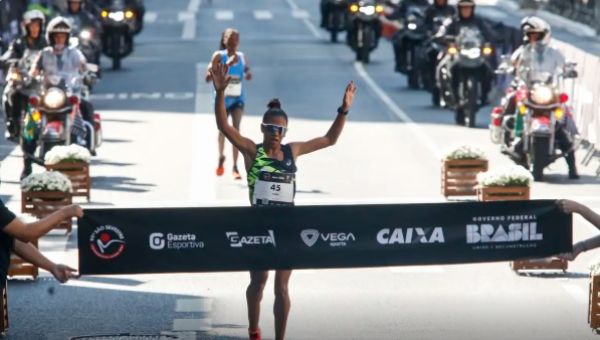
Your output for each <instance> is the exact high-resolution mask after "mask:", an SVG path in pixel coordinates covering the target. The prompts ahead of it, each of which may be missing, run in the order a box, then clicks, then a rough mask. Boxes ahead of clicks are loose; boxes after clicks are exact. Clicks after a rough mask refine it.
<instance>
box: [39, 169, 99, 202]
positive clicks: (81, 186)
mask: <svg viewBox="0 0 600 340" xmlns="http://www.w3.org/2000/svg"><path fill="white" fill-rule="evenodd" d="M46 169H48V170H53V171H58V172H60V173H62V174H64V175H65V176H67V177H68V178H69V180H71V185H72V186H73V193H72V195H73V196H81V197H85V198H87V200H88V202H89V200H90V189H91V186H92V180H91V178H90V165H89V164H88V163H86V162H63V163H57V164H53V165H46Z"/></svg>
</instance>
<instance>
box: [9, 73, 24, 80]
mask: <svg viewBox="0 0 600 340" xmlns="http://www.w3.org/2000/svg"><path fill="white" fill-rule="evenodd" d="M10 80H12V81H16V82H20V81H21V80H22V77H21V74H19V72H18V71H12V72H11V73H10Z"/></svg>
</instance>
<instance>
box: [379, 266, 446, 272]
mask: <svg viewBox="0 0 600 340" xmlns="http://www.w3.org/2000/svg"><path fill="white" fill-rule="evenodd" d="M390 272H392V273H399V274H442V273H443V272H444V268H442V267H441V266H417V267H414V266H407V267H390Z"/></svg>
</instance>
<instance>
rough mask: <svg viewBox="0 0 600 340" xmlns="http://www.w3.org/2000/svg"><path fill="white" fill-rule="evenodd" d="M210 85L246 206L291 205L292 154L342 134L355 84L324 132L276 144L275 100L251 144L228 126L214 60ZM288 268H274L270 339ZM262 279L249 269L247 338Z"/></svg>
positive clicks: (256, 336)
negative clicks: (238, 165) (239, 160)
mask: <svg viewBox="0 0 600 340" xmlns="http://www.w3.org/2000/svg"><path fill="white" fill-rule="evenodd" d="M210 73H211V76H212V80H213V85H214V87H215V90H216V99H215V117H216V120H217V127H218V128H219V131H220V132H222V133H223V135H225V137H226V138H227V139H228V140H229V141H230V142H231V143H232V144H233V145H235V146H236V147H237V148H238V149H239V150H240V152H241V153H242V155H243V156H244V163H245V166H246V172H247V179H248V188H249V194H250V202H251V204H252V206H265V205H267V206H274V205H275V206H292V205H294V197H295V193H296V185H295V183H296V182H295V173H296V159H297V158H298V157H299V156H302V155H305V154H308V153H311V152H314V151H317V150H320V149H323V148H326V147H329V146H332V145H334V144H335V143H336V142H337V140H338V138H339V136H340V135H341V133H342V130H343V128H344V124H345V122H346V116H347V115H348V112H349V110H350V107H351V106H352V103H353V101H354V95H355V94H356V85H355V84H354V82H353V81H351V82H350V83H349V84H348V86H346V90H345V92H344V97H343V100H342V105H341V106H340V107H339V108H338V110H337V113H338V114H337V116H336V118H335V120H334V122H333V124H332V125H331V128H330V129H329V131H328V132H327V133H326V134H325V135H324V136H322V137H317V138H314V139H311V140H309V141H306V142H295V143H289V144H282V140H283V138H284V137H285V133H286V131H287V128H288V116H287V114H286V113H285V112H284V111H283V110H282V109H281V103H280V102H279V100H277V99H274V100H271V101H270V102H269V104H268V108H269V109H268V110H267V112H266V113H265V114H264V116H263V121H262V124H261V131H262V133H263V142H262V143H261V144H255V143H254V142H253V141H252V140H250V139H248V138H246V137H244V136H242V135H241V134H240V133H239V131H238V130H236V129H235V128H234V127H233V126H231V125H229V123H228V121H227V109H226V107H225V88H227V86H228V82H229V77H228V75H227V73H228V67H227V65H224V64H222V63H215V64H213V65H212V68H211V70H210ZM291 273H292V271H291V270H277V271H276V273H275V305H274V308H273V312H274V314H275V339H276V340H283V339H284V337H285V328H286V324H287V318H288V314H289V310H290V297H289V294H288V282H289V279H290V276H291ZM267 278H268V272H267V271H251V272H250V285H249V286H248V289H247V290H246V301H247V304H248V321H249V328H248V333H249V337H250V339H251V340H260V339H261V335H260V328H259V325H258V324H259V315H260V301H261V300H262V295H263V290H264V288H265V284H266V281H267Z"/></svg>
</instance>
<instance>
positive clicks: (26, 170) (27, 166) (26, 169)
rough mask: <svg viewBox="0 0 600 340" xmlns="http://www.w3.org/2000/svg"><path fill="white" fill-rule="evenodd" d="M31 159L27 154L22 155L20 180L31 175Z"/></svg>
mask: <svg viewBox="0 0 600 340" xmlns="http://www.w3.org/2000/svg"><path fill="white" fill-rule="evenodd" d="M31 171H32V169H31V160H30V159H29V158H27V156H23V172H21V180H23V179H24V178H25V177H27V176H29V175H31Z"/></svg>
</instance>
